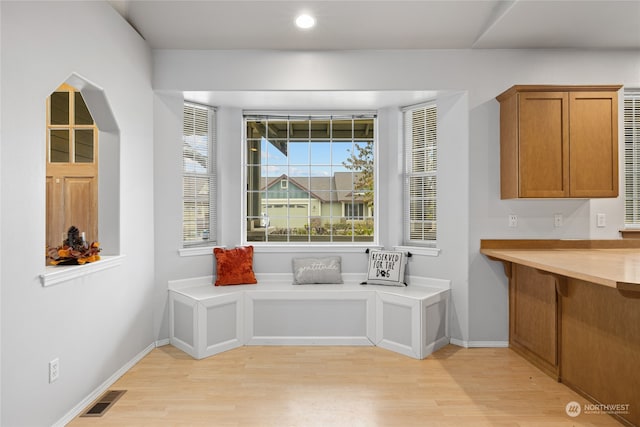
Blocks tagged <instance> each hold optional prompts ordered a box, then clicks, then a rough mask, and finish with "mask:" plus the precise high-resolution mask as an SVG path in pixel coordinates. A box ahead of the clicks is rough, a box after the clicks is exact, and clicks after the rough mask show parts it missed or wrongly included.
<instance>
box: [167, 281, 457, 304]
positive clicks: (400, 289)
mask: <svg viewBox="0 0 640 427" xmlns="http://www.w3.org/2000/svg"><path fill="white" fill-rule="evenodd" d="M201 279H202V280H200V281H199V282H200V283H197V281H195V280H194V279H190V282H189V283H185V282H183V281H174V282H170V286H169V290H171V291H173V292H177V293H179V294H182V295H185V296H187V297H190V298H192V299H194V300H197V301H201V300H206V299H208V298H212V297H219V296H223V295H229V294H234V293H237V292H246V291H248V292H260V293H261V292H289V293H290V292H296V293H305V292H312V293H313V294H316V295H317V294H318V293H326V292H331V293H332V292H345V291H350V292H365V291H369V292H374V291H375V292H379V293H385V294H391V295H398V296H403V297H405V298H412V299H418V300H424V299H428V298H431V297H434V296H437V295H440V294H442V293H446V291H448V286H443V285H442V284H441V283H440V282H448V281H438V282H435V285H436V286H429V285H427V284H411V285H409V286H384V285H361V284H360V283H359V282H358V281H353V280H346V281H345V283H342V284H313V285H294V284H292V283H291V280H288V281H285V280H262V281H261V280H260V279H258V283H257V284H251V285H231V286H214V285H213V280H212V279H211V278H201ZM435 280H437V279H435Z"/></svg>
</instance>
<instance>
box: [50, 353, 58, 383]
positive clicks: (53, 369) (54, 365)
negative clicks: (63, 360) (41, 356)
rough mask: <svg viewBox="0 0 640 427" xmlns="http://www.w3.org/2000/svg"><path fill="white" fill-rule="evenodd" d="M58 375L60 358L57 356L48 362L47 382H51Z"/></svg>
mask: <svg viewBox="0 0 640 427" xmlns="http://www.w3.org/2000/svg"><path fill="white" fill-rule="evenodd" d="M59 376H60V359H58V358H57V357H56V358H55V359H53V360H52V361H51V362H49V383H52V382H54V381H56V380H57V379H58V377H59Z"/></svg>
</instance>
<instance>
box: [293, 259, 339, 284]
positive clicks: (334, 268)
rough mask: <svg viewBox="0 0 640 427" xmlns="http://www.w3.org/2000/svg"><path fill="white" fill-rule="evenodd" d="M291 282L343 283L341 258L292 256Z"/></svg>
mask: <svg viewBox="0 0 640 427" xmlns="http://www.w3.org/2000/svg"><path fill="white" fill-rule="evenodd" d="M292 264H293V284H294V285H308V284H312V283H343V282H342V258H341V257H339V256H329V257H324V258H293V260H292Z"/></svg>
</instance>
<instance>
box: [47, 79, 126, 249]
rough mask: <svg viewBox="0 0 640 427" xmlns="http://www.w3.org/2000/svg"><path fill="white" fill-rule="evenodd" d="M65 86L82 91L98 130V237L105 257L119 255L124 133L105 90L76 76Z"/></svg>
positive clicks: (66, 81) (68, 80)
mask: <svg viewBox="0 0 640 427" xmlns="http://www.w3.org/2000/svg"><path fill="white" fill-rule="evenodd" d="M62 83H66V84H68V85H70V86H72V87H73V88H75V89H76V90H77V91H80V93H81V94H82V97H83V98H84V101H85V103H86V105H87V108H88V109H89V112H90V113H91V116H92V117H93V120H94V121H95V124H96V127H97V128H98V141H99V143H98V236H99V240H100V247H101V248H102V252H101V255H119V254H120V129H119V127H118V123H117V122H116V119H115V116H114V114H113V110H112V109H111V106H110V105H109V101H108V98H107V95H106V93H105V91H104V90H103V89H102V88H101V87H99V86H98V85H96V84H94V83H92V82H91V81H89V80H88V79H86V78H84V77H82V76H80V75H79V74H76V73H72V74H71V75H70V76H69V77H68V78H67V79H66V80H65V81H64V82H62ZM53 91H55V88H53V90H52V91H51V92H53Z"/></svg>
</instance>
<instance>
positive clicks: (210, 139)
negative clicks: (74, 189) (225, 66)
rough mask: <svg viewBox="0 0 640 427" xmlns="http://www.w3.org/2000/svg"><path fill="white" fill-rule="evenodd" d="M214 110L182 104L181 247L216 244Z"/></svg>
mask: <svg viewBox="0 0 640 427" xmlns="http://www.w3.org/2000/svg"><path fill="white" fill-rule="evenodd" d="M215 143H216V134H215V110H214V109H212V108H210V107H204V106H199V105H195V104H184V117H183V132H182V168H183V193H182V195H183V197H182V207H183V209H182V212H183V217H182V240H183V245H184V246H188V245H194V244H202V243H213V244H215V243H216V228H217V227H216V210H215V206H214V201H215V195H216V179H215V176H216V174H215V172H216V171H215V169H216V168H215V165H216V161H215V160H216V159H215Z"/></svg>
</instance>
